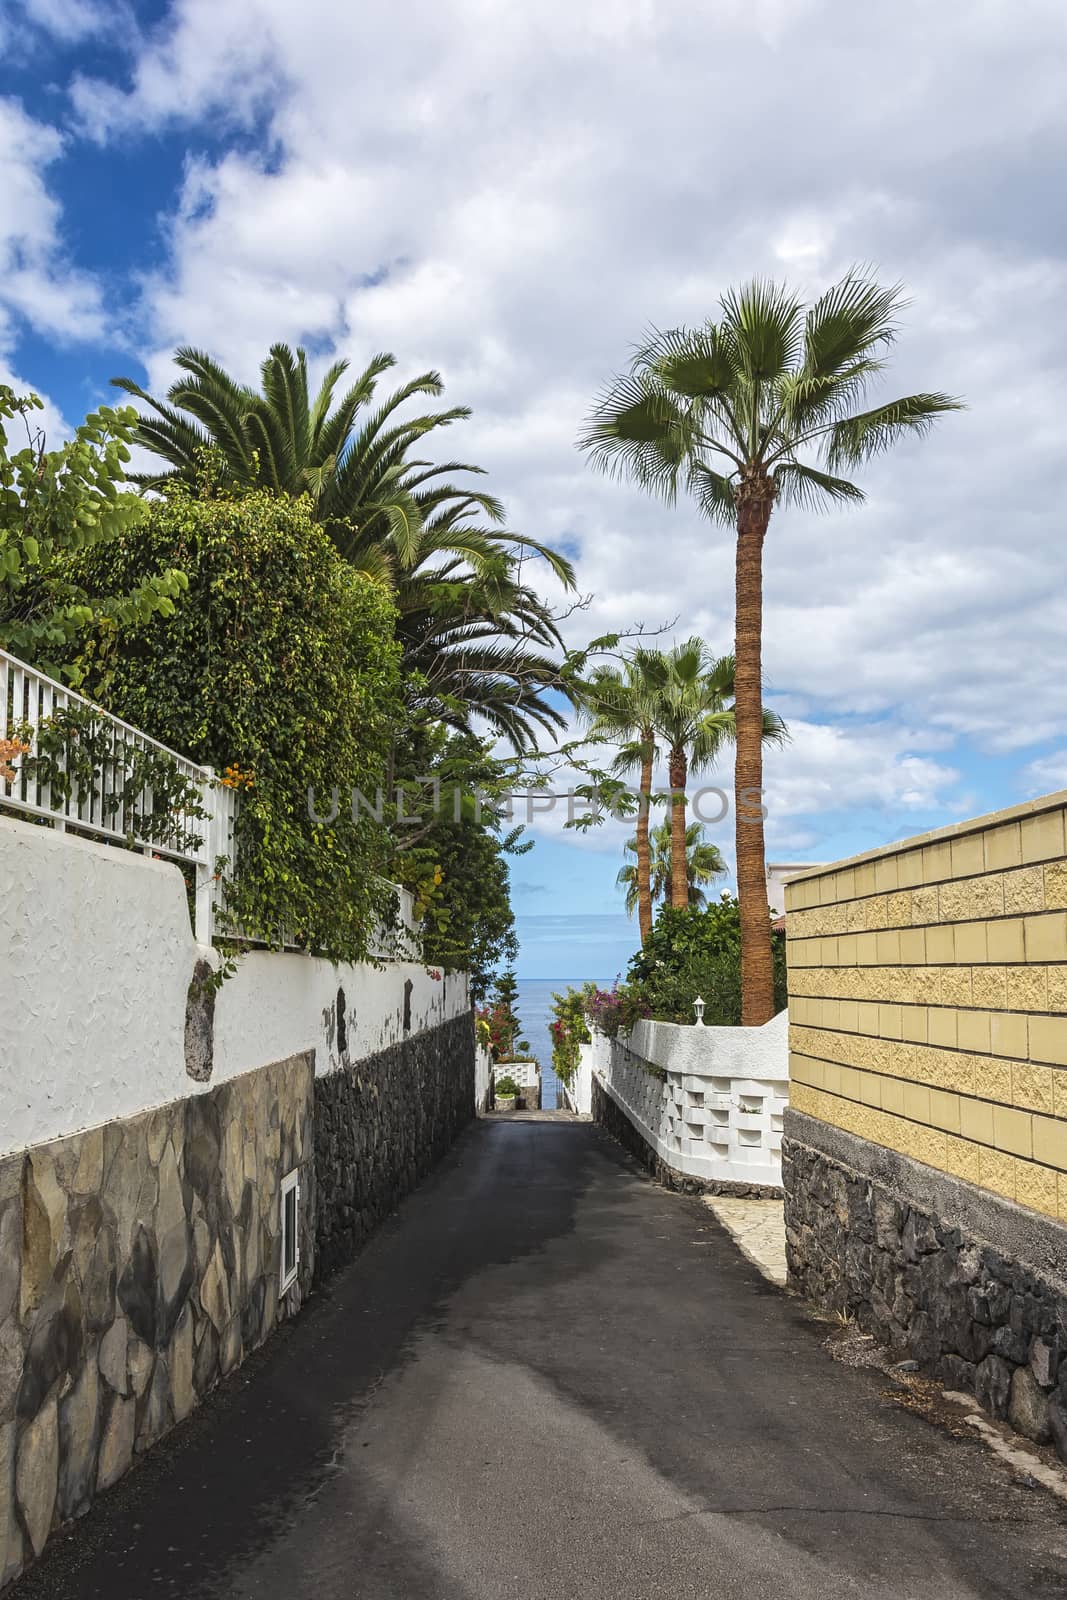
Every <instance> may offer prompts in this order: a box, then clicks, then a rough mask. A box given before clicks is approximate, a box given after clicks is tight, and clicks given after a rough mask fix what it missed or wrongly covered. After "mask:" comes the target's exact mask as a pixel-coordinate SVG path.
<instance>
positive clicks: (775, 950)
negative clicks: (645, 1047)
mask: <svg viewBox="0 0 1067 1600" xmlns="http://www.w3.org/2000/svg"><path fill="white" fill-rule="evenodd" d="M771 957H772V971H773V975H774V1000H773V1004H774V1011H780V1010H781V1009H782V1007H783V1006H784V1005H786V1004H787V1000H788V995H787V982H786V966H785V935H784V934H782V933H777V932H772V935H771ZM624 992H625V994H626V995H627V998H628V1002H629V1004H630V1006H631V1007H633V1006H643V1007H644V1009H645V1012H646V1014H648V1015H651V1016H653V1017H656V1018H658V1019H659V1020H660V1021H664V1022H692V1021H693V1001H694V1000H695V999H696V998H697V996H698V995H700V996H701V998H702V999H703V1000H704V1003H705V1011H704V1021H705V1022H706V1023H708V1024H713V1025H718V1026H720V1027H736V1026H737V1025H738V1024H739V1023H740V1022H741V916H740V908H739V906H738V902H737V901H736V900H735V899H734V898H733V897H732V896H731V895H728V894H724V895H723V896H722V898H721V899H720V900H716V901H712V903H711V904H710V905H709V906H707V907H706V908H705V909H704V910H697V909H695V908H693V907H686V908H684V909H682V910H679V909H678V908H677V907H675V906H666V905H665V906H663V907H662V908H661V909H660V912H659V914H658V916H657V917H656V923H655V926H654V928H653V930H652V935H651V937H650V938H649V939H648V941H647V942H646V943H645V944H644V945H643V946H642V948H641V949H640V950H639V951H638V952H637V954H636V955H635V956H633V957H632V958H631V961H630V966H629V970H628V972H627V975H626V984H625V988H624ZM772 1015H773V1013H772Z"/></svg>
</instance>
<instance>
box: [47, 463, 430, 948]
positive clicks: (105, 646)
mask: <svg viewBox="0 0 1067 1600" xmlns="http://www.w3.org/2000/svg"><path fill="white" fill-rule="evenodd" d="M169 562H174V563H176V564H180V565H181V567H182V569H183V570H184V571H185V572H186V573H187V574H188V580H189V593H188V597H187V601H186V603H185V604H184V605H183V606H181V607H180V608H179V609H178V611H177V612H176V614H175V615H174V616H173V617H172V618H171V619H170V620H169V622H168V623H167V625H166V627H165V628H164V627H163V626H162V625H161V624H160V623H159V621H158V619H154V620H151V621H149V622H147V623H142V624H140V625H137V626H134V627H131V628H130V629H128V630H127V632H126V634H125V635H124V637H123V641H122V648H121V650H116V649H115V648H114V643H113V640H112V638H111V636H110V635H108V634H101V635H99V636H98V637H97V638H96V639H95V640H94V641H93V648H92V649H91V650H89V651H87V653H86V660H87V665H88V669H89V673H90V688H91V692H92V693H93V694H94V695H95V697H96V698H97V699H99V700H100V702H101V703H102V704H103V705H104V706H106V707H107V708H108V709H109V710H111V711H114V712H116V713H117V714H118V715H120V716H122V717H124V718H126V719H127V720H128V721H130V722H132V723H134V724H135V725H136V726H137V727H139V728H143V729H144V730H145V731H146V732H147V733H150V734H152V735H153V736H154V737H156V738H157V739H161V740H163V741H164V742H165V743H167V744H169V745H171V746H172V747H173V748H175V749H178V750H180V751H182V752H183V753H184V754H186V755H188V756H190V757H191V758H192V759H193V760H194V761H199V762H204V763H210V764H211V765H213V766H214V767H215V768H216V769H217V770H219V771H225V781H227V782H228V783H229V784H230V785H231V786H232V787H235V788H237V789H239V790H240V791H241V795H240V806H239V809H238V813H237V823H236V834H235V838H234V842H233V846H232V849H231V852H230V854H231V855H232V856H233V858H234V864H235V867H236V881H235V883H234V885H233V887H232V889H231V890H230V892H229V896H228V900H227V911H228V915H229V918H230V920H231V922H232V925H233V927H234V929H235V930H239V931H240V932H241V933H242V934H243V935H245V936H247V937H248V938H251V939H254V940H258V941H262V942H264V943H267V944H276V943H278V942H279V941H280V940H281V939H282V938H283V937H284V938H287V939H290V940H294V941H295V942H297V943H299V944H302V945H304V946H306V947H308V948H311V949H314V950H317V951H320V952H321V953H323V954H324V955H327V956H330V957H332V958H333V959H336V960H359V959H360V958H361V957H362V956H363V955H364V954H365V953H366V950H367V942H368V936H369V934H370V933H371V931H372V929H373V926H374V924H375V922H376V920H377V919H378V917H379V916H380V915H382V914H383V912H386V911H387V910H388V906H389V901H390V900H391V895H390V893H389V891H388V888H387V886H386V885H385V883H384V880H383V878H382V877H381V876H380V874H381V871H382V868H383V866H384V865H385V864H386V862H385V850H384V840H383V837H382V833H381V830H380V829H379V828H378V827H377V826H376V824H375V823H374V821H373V819H372V818H371V817H370V816H368V815H367V813H366V812H363V811H360V813H359V815H358V817H357V818H356V819H354V818H353V816H352V811H351V804H350V797H351V792H352V791H353V789H355V790H358V791H359V792H361V793H362V794H363V795H365V796H372V795H373V794H374V792H375V790H376V787H377V786H378V785H379V784H380V783H381V781H382V777H383V774H384V771H385V764H386V760H387V756H388V752H389V750H390V748H391V746H392V741H393V735H394V728H395V726H396V723H397V721H398V719H399V716H400V672H399V661H398V655H399V652H398V649H397V646H396V644H395V642H394V639H393V625H394V621H395V614H394V610H393V606H392V602H391V600H390V598H389V596H388V594H387V592H386V591H385V590H383V589H382V587H381V586H380V585H379V584H376V583H373V582H371V581H370V580H368V579H367V578H365V577H363V576H362V575H361V574H359V573H357V572H355V571H353V569H352V568H351V567H350V566H349V565H348V564H347V563H346V562H344V561H343V560H342V559H341V558H340V557H339V556H338V554H337V552H336V550H335V549H334V548H333V546H332V544H331V543H330V540H329V539H328V537H327V536H326V534H325V532H324V531H323V530H322V528H320V527H318V526H317V525H316V524H315V522H314V521H313V520H312V517H311V505H310V501H309V500H307V499H304V500H293V501H287V500H284V499H279V498H278V496H276V495H273V494H269V493H266V492H263V491H259V490H254V491H250V492H247V493H245V494H242V495H240V496H238V497H235V498H233V499H224V498H217V499H214V500H197V499H193V498H191V497H190V496H189V495H188V494H186V493H184V492H182V491H181V490H180V489H171V490H170V491H169V492H168V493H167V495H166V496H165V497H164V498H163V499H159V500H155V501H152V502H150V503H149V504H148V505H147V506H146V508H145V514H144V516H143V519H142V520H141V521H140V522H139V523H138V524H137V525H136V526H135V527H133V528H129V529H127V531H126V532H125V534H124V535H123V536H122V537H121V538H120V539H116V540H114V541H112V542H111V543H110V544H109V545H108V546H107V547H99V548H96V549H93V550H90V551H88V552H86V553H85V554H84V555H83V556H82V557H80V558H79V560H78V566H79V569H80V574H81V576H82V577H83V578H84V580H85V581H86V582H87V583H89V584H92V583H96V582H98V581H99V580H100V579H101V578H102V577H103V575H104V574H105V573H107V574H110V575H112V576H113V578H114V579H115V580H116V581H117V582H119V583H121V584H123V585H124V586H130V585H133V584H136V583H138V582H140V581H141V580H142V579H143V575H144V574H145V573H146V572H151V571H154V570H156V568H157V567H158V566H159V565H160V564H161V563H169ZM334 789H336V791H337V797H338V811H337V815H336V817H334V818H333V819H332V820H330V821H322V822H318V821H316V820H315V818H314V817H313V816H312V815H311V807H310V806H309V793H310V795H311V798H312V800H313V802H314V812H315V814H316V815H317V816H318V817H322V818H326V817H328V816H329V813H330V810H331V794H332V791H333V790H334Z"/></svg>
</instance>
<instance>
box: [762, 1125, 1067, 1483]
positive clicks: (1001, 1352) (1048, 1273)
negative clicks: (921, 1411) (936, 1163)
mask: <svg viewBox="0 0 1067 1600" xmlns="http://www.w3.org/2000/svg"><path fill="white" fill-rule="evenodd" d="M788 1131H789V1134H790V1135H791V1136H789V1137H787V1138H786V1139H785V1140H784V1141H783V1145H782V1162H783V1181H784V1184H785V1190H786V1248H787V1253H788V1260H789V1279H790V1284H791V1286H792V1287H794V1288H795V1289H797V1290H799V1292H800V1293H801V1294H803V1295H804V1296H805V1297H806V1298H807V1299H809V1300H811V1301H813V1302H814V1303H815V1304H816V1305H818V1306H821V1307H823V1308H824V1309H827V1310H835V1311H840V1312H846V1313H848V1314H849V1315H850V1316H854V1317H855V1318H856V1320H857V1322H858V1323H859V1324H860V1326H861V1327H863V1328H864V1329H866V1330H867V1332H869V1333H872V1334H874V1336H875V1337H876V1338H877V1339H879V1340H880V1341H881V1342H882V1343H883V1344H885V1345H888V1346H889V1348H890V1349H891V1350H893V1351H894V1352H895V1353H897V1354H898V1355H901V1356H910V1357H912V1358H913V1359H914V1360H916V1361H918V1362H919V1363H920V1365H921V1366H922V1367H923V1368H924V1369H925V1370H926V1371H927V1372H929V1373H932V1374H933V1375H935V1376H936V1377H938V1378H939V1379H941V1380H942V1381H943V1382H944V1384H945V1385H946V1387H947V1388H950V1389H964V1390H967V1391H969V1392H970V1393H972V1394H975V1395H976V1396H977V1398H978V1400H979V1401H980V1402H981V1404H982V1405H983V1406H985V1407H986V1409H987V1410H989V1411H990V1412H992V1414H993V1415H994V1416H995V1417H998V1418H1007V1420H1008V1421H1009V1422H1010V1423H1011V1425H1012V1426H1013V1427H1014V1428H1015V1429H1016V1431H1017V1432H1019V1433H1023V1434H1025V1435H1026V1436H1027V1437H1028V1438H1031V1439H1035V1440H1037V1441H1038V1442H1039V1443H1047V1442H1051V1443H1052V1444H1054V1445H1055V1447H1056V1449H1057V1451H1058V1453H1059V1455H1060V1457H1061V1458H1062V1459H1063V1460H1065V1461H1067V1282H1065V1276H1067V1229H1064V1228H1063V1227H1062V1226H1061V1225H1059V1224H1057V1223H1054V1222H1051V1221H1047V1220H1046V1219H1044V1218H1042V1217H1039V1216H1038V1215H1037V1214H1036V1213H1028V1212H1025V1211H1023V1210H1022V1208H1021V1207H1018V1206H1013V1205H1011V1204H1010V1202H1007V1201H1001V1200H998V1199H997V1198H996V1197H994V1196H991V1195H983V1194H980V1193H979V1192H978V1191H976V1190H970V1186H969V1185H966V1184H964V1183H962V1182H959V1181H958V1180H954V1179H947V1178H943V1177H942V1176H941V1175H940V1174H937V1173H935V1172H934V1171H933V1169H932V1168H924V1167H922V1166H921V1165H920V1164H919V1163H918V1162H913V1161H911V1160H909V1159H908V1158H906V1157H903V1156H898V1155H895V1154H894V1153H893V1152H890V1151H886V1150H881V1151H878V1150H876V1149H875V1148H874V1147H871V1146H870V1145H867V1144H866V1142H865V1141H862V1140H859V1139H854V1138H852V1137H851V1136H850V1135H846V1134H842V1133H840V1132H839V1131H838V1130H827V1129H826V1128H825V1127H824V1126H823V1125H822V1124H819V1123H817V1122H814V1121H813V1120H812V1119H810V1118H808V1117H804V1116H799V1115H798V1114H797V1113H795V1112H791V1113H789V1130H788ZM809 1141H810V1142H809ZM827 1144H831V1148H826V1146H827ZM819 1146H822V1148H819ZM850 1158H851V1160H850ZM969 1190H970V1192H968V1191H969ZM989 1238H996V1239H997V1241H998V1244H997V1246H996V1247H994V1246H993V1245H992V1244H989V1243H988V1242H986V1241H987V1240H988V1239H989Z"/></svg>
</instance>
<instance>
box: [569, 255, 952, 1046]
mask: <svg viewBox="0 0 1067 1600" xmlns="http://www.w3.org/2000/svg"><path fill="white" fill-rule="evenodd" d="M903 305H904V301H903V299H902V295H901V291H900V288H899V286H893V287H889V288H886V287H884V286H882V285H879V284H877V283H875V282H874V281H873V280H872V279H871V278H869V277H868V276H866V275H865V274H863V273H861V272H858V271H852V272H850V273H849V274H848V275H847V276H846V277H845V278H843V279H842V280H841V282H839V283H837V284H834V285H833V286H832V287H831V288H830V289H828V290H827V291H826V293H825V294H823V295H822V296H821V297H820V298H819V299H818V300H816V301H815V303H814V304H813V305H811V306H810V307H807V308H805V306H804V305H803V304H802V303H801V302H800V300H799V299H798V298H797V297H796V296H795V295H793V294H792V293H791V292H790V291H789V290H788V289H786V288H784V287H783V286H781V285H778V284H775V283H770V282H765V281H761V280H754V281H753V282H751V283H749V284H747V285H745V286H744V287H743V288H741V289H739V290H731V291H730V292H729V293H727V294H726V295H724V296H723V298H722V300H721V302H720V316H719V318H718V320H717V321H716V320H713V319H709V320H708V321H707V322H706V323H704V324H703V325H702V326H701V327H699V328H681V329H676V330H673V331H671V332H667V333H659V332H656V333H654V334H653V336H652V337H651V338H650V339H649V340H648V342H647V343H646V344H645V345H643V346H642V347H641V348H640V349H639V350H638V351H637V353H636V355H635V356H634V359H633V362H632V364H631V368H630V371H629V373H628V374H626V375H625V376H623V377H619V378H617V379H615V380H614V381H613V383H612V384H611V385H610V386H609V388H608V389H607V390H606V392H605V393H604V395H603V396H602V397H601V399H600V400H599V402H598V403H597V404H596V406H595V407H594V410H593V412H592V414H591V416H590V418H589V421H588V424H587V428H586V431H585V433H584V435H583V436H582V438H581V439H580V440H579V447H580V448H581V449H583V450H587V451H588V452H589V453H590V456H591V459H592V461H593V462H594V464H595V465H596V466H597V467H598V468H600V469H601V470H604V471H607V472H622V473H626V474H629V475H630V476H631V477H633V478H634V479H635V480H636V481H637V482H638V483H640V484H641V485H642V486H643V487H645V488H647V489H650V490H651V491H653V492H655V493H658V494H661V495H663V496H664V497H666V498H667V499H668V500H670V501H673V500H674V499H675V497H676V496H677V493H678V488H679V485H680V484H681V485H682V486H684V487H685V488H686V489H687V490H688V491H689V492H690V493H692V494H694V495H695V496H696V499H697V501H698V503H699V505H700V507H701V510H702V511H703V512H704V514H705V515H706V516H707V517H708V518H709V520H711V521H714V522H721V523H725V524H727V525H728V526H730V527H732V528H733V529H734V531H735V534H736V564H735V629H736V633H735V657H736V715H737V757H736V761H735V765H734V822H735V828H736V837H737V886H738V897H739V899H740V905H741V974H742V996H743V998H742V1022H743V1023H744V1024H746V1025H750V1026H752V1025H758V1024H760V1023H763V1022H766V1021H767V1020H768V1018H769V1017H770V1016H772V1015H773V1011H774V977H773V969H772V962H771V938H770V918H769V913H768V906H767V883H766V877H765V868H764V840H763V804H762V790H763V754H762V675H761V674H762V665H761V644H762V619H763V542H764V539H765V537H766V533H767V528H768V524H769V522H770V518H771V512H772V511H773V509H774V507H775V505H776V504H782V505H783V506H788V505H801V506H805V507H807V508H809V509H814V508H818V507H828V506H833V505H841V504H856V503H858V502H860V501H861V500H862V499H863V492H862V490H861V489H860V488H859V487H858V486H857V485H856V484H854V483H852V482H850V481H849V480H848V479H847V478H845V477H842V476H840V473H841V472H842V470H850V469H852V468H855V467H858V466H860V465H861V464H862V463H864V462H866V461H869V460H870V459H871V458H872V457H873V456H876V455H879V454H880V453H882V452H883V451H886V450H888V449H889V448H890V446H892V445H893V444H896V443H897V442H898V441H899V440H900V439H902V438H904V437H907V436H909V435H920V436H921V435H923V434H925V433H927V432H928V431H929V429H930V428H931V427H932V425H933V423H934V421H935V420H936V418H937V417H939V416H941V415H943V414H944V413H945V412H948V411H956V410H959V409H960V406H961V402H960V401H959V400H957V399H954V398H953V397H951V396H950V395H946V394H936V393H931V394H926V393H922V394H913V395H907V396H905V397H904V398H902V399H899V400H891V401H888V402H883V403H882V404H880V405H875V406H873V407H869V406H868V407H866V408H864V406H865V401H866V397H867V394H868V391H869V389H870V386H871V383H872V381H873V380H874V379H875V378H876V377H877V376H878V375H879V374H880V373H881V372H882V371H883V370H884V369H885V366H886V359H885V357H886V352H887V350H888V349H889V347H890V346H891V345H892V343H893V340H894V338H895V336H896V331H897V316H898V314H899V312H900V310H901V309H902V307H903Z"/></svg>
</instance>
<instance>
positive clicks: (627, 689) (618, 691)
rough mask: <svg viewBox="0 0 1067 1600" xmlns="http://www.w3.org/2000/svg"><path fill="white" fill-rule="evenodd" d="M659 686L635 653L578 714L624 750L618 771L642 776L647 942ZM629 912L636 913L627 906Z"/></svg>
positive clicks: (583, 695) (642, 908) (640, 896)
mask: <svg viewBox="0 0 1067 1600" xmlns="http://www.w3.org/2000/svg"><path fill="white" fill-rule="evenodd" d="M653 696H654V691H653V686H652V684H651V682H650V681H649V678H648V676H647V674H646V672H645V663H644V658H642V657H640V656H638V655H636V654H634V655H630V656H629V657H628V658H627V659H626V661H625V662H624V663H623V667H622V671H621V672H620V671H619V669H618V668H617V667H599V668H598V669H597V670H596V671H595V672H593V673H592V674H591V676H590V678H589V681H588V682H587V683H586V684H585V685H584V686H583V688H582V689H581V691H580V694H579V700H578V712H579V716H580V718H581V720H582V721H583V722H585V723H586V724H587V726H588V727H589V730H590V736H591V737H592V738H594V739H610V740H611V741H612V742H613V743H615V744H617V745H618V746H619V753H618V755H617V756H616V757H615V760H614V763H613V765H614V768H615V771H616V772H618V773H619V774H620V775H622V776H628V775H629V774H631V773H633V772H639V773H640V778H639V791H638V792H639V800H638V806H637V822H636V829H637V831H636V833H635V835H634V852H635V855H636V857H637V865H636V872H635V885H634V886H635V891H636V896H637V917H638V926H639V928H640V930H641V943H642V944H644V942H645V940H646V939H647V938H648V936H649V934H650V933H651V932H652V892H651V859H650V849H649V823H648V809H649V806H650V805H651V800H652V772H653V768H654V767H655V763H656V731H655V726H654V723H655V716H654V711H653ZM627 910H630V906H629V903H627Z"/></svg>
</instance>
